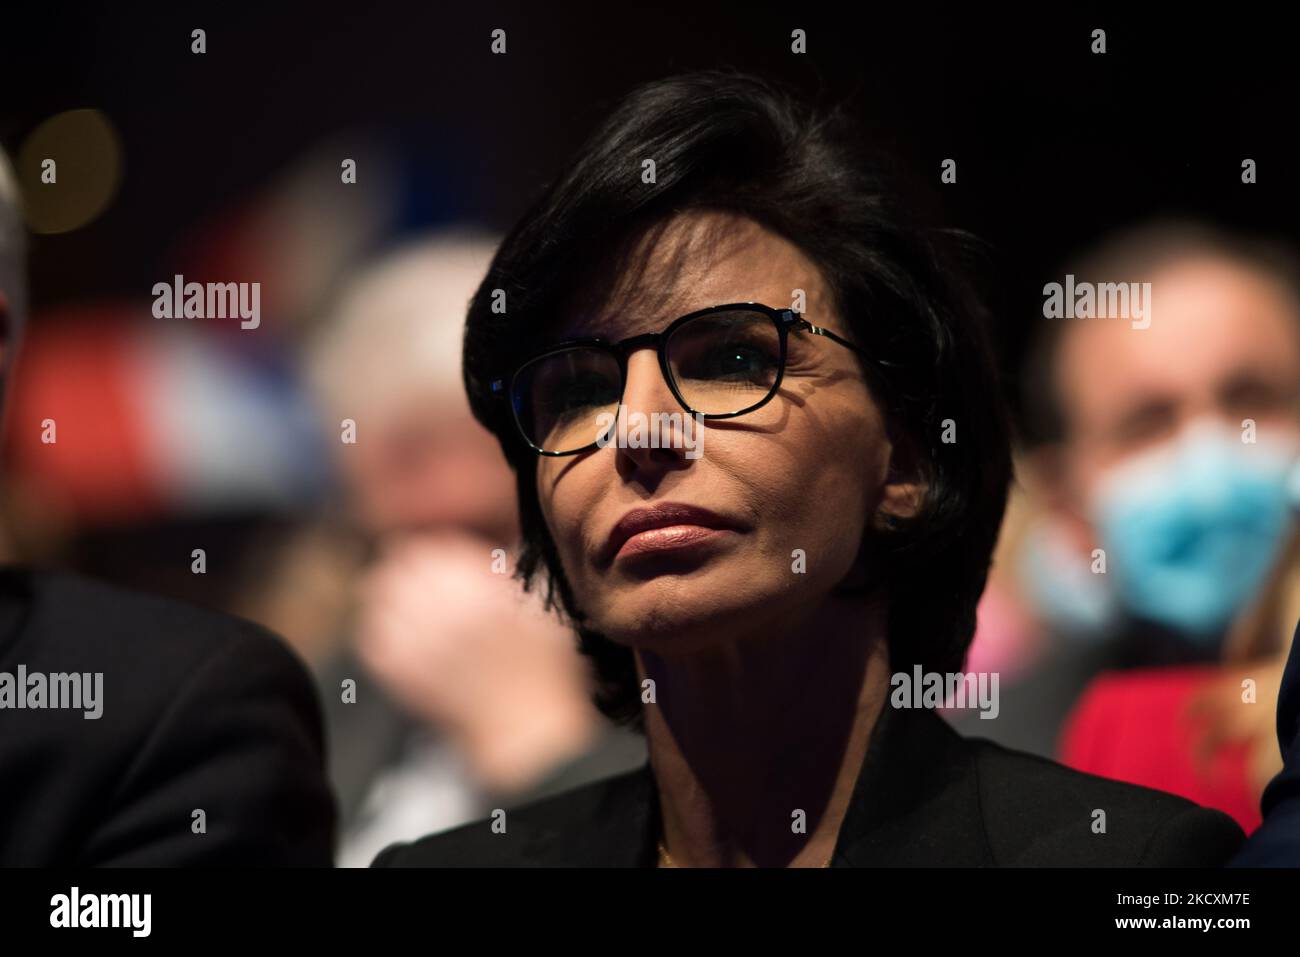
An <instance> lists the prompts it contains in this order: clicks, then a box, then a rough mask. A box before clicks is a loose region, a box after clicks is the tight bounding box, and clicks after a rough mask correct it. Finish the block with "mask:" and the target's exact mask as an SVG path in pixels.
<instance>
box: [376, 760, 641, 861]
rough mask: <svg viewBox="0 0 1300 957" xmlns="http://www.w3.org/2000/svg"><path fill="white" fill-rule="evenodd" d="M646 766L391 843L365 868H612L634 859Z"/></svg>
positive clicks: (638, 834) (638, 835) (638, 833)
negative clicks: (443, 828) (621, 860)
mask: <svg viewBox="0 0 1300 957" xmlns="http://www.w3.org/2000/svg"><path fill="white" fill-rule="evenodd" d="M649 781H650V778H649V771H648V768H647V766H644V765H643V766H641V767H638V768H633V769H631V770H629V771H624V772H622V773H620V774H615V775H611V776H609V777H604V778H601V779H599V780H596V781H591V782H588V783H587V784H583V785H579V786H578V787H575V788H571V789H569V790H567V791H564V792H562V793H560V794H555V795H551V796H549V797H545V798H542V799H540V800H537V801H532V802H529V803H527V804H524V805H522V806H520V807H517V808H512V809H508V810H507V809H505V808H498V809H494V810H493V811H492V813H490V814H489V815H488V816H487V817H485V818H482V819H480V820H476V821H472V822H470V823H468V824H462V825H459V826H457V827H453V828H450V829H449V830H446V831H441V832H439V833H436V834H429V835H426V836H425V837H422V838H419V839H418V840H414V841H408V842H402V843H397V844H391V845H389V846H388V847H386V848H384V850H382V851H381V852H380V853H379V855H378V856H377V857H376V858H375V859H374V861H373V862H372V864H371V866H372V867H545V866H593V865H601V864H613V863H615V862H616V859H620V858H623V857H627V858H628V859H629V860H630V859H631V857H632V856H634V855H635V853H636V848H635V846H634V845H635V842H636V841H637V839H639V837H640V836H641V835H640V826H641V824H642V823H643V822H644V814H645V811H646V809H647V807H648V797H649V795H648V792H647V787H648V786H649V784H648V783H649Z"/></svg>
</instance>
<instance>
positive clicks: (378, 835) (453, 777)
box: [309, 228, 644, 865]
mask: <svg viewBox="0 0 1300 957" xmlns="http://www.w3.org/2000/svg"><path fill="white" fill-rule="evenodd" d="M494 245H495V239H494V237H491V236H489V235H487V234H485V233H482V232H479V231H477V230H473V229H469V228H459V229H454V228H453V229H449V230H445V231H443V232H441V233H439V234H436V235H434V236H431V237H429V238H425V239H419V240H411V241H408V242H407V243H405V244H404V245H403V246H401V247H400V248H399V249H397V250H395V251H393V252H391V253H389V254H388V255H385V256H383V257H381V258H380V259H379V260H378V261H377V262H375V263H373V264H371V265H370V266H369V267H367V268H365V269H363V270H362V271H361V272H360V274H359V275H357V276H355V277H353V278H351V279H350V280H349V281H348V282H347V283H346V284H345V287H344V288H343V289H342V290H341V292H340V294H339V296H338V297H337V302H336V304H335V306H334V307H333V308H332V309H331V310H330V311H329V313H328V314H327V316H326V317H325V318H324V320H323V321H322V323H321V325H320V327H319V329H318V330H317V332H316V338H315V340H314V341H313V342H312V343H311V346H310V354H309V365H310V369H311V373H310V375H311V378H312V381H313V382H314V383H315V390H316V393H317V395H318V396H319V402H320V405H321V408H322V412H323V413H324V414H325V420H326V422H327V428H328V429H330V430H331V432H333V433H334V435H335V436H337V437H339V441H338V442H337V443H336V450H337V462H338V468H339V471H340V474H341V478H342V485H343V493H344V496H345V509H346V512H347V516H346V519H345V520H347V521H349V522H350V523H351V524H352V525H353V526H354V527H355V529H356V532H357V534H358V536H359V537H360V538H361V539H362V540H364V541H365V542H367V543H368V545H369V549H370V557H369V558H367V557H366V556H365V555H364V554H362V555H359V556H358V557H359V559H360V562H361V564H360V567H358V568H357V569H356V574H355V576H354V579H355V581H354V583H353V585H352V586H351V591H352V592H353V598H354V608H353V612H352V614H351V616H350V618H349V619H348V620H347V621H345V623H344V624H342V626H341V627H340V632H339V637H340V638H346V641H344V643H343V644H342V646H341V647H338V648H336V649H335V650H334V651H333V653H331V654H327V655H325V656H323V657H322V658H321V660H320V665H319V668H318V671H319V673H320V675H321V682H322V686H323V687H324V689H325V694H326V697H327V701H328V706H327V713H328V715H329V723H330V740H331V768H332V773H333V775H334V778H335V781H336V783H337V787H338V791H339V794H340V797H341V801H342V803H343V809H344V820H345V837H344V841H343V844H342V848H341V852H340V863H342V864H344V865H350V864H367V863H369V862H370V860H371V859H372V858H373V857H374V856H375V854H376V853H378V851H379V850H381V849H382V847H384V846H385V845H387V844H389V843H391V842H392V841H394V840H397V839H398V838H400V837H403V836H405V835H406V834H409V833H411V832H412V830H417V831H418V830H429V829H438V828H442V827H450V826H452V825H454V824H459V823H463V822H464V821H466V820H472V819H473V818H475V817H477V816H479V815H481V814H482V813H484V812H485V811H486V810H488V809H490V808H493V807H497V806H513V805H514V804H516V803H520V802H527V801H530V800H534V799H536V798H538V797H540V796H542V795H545V794H548V793H553V792H555V791H557V790H563V789H565V788H567V787H572V786H574V785H576V784H579V783H583V782H585V781H587V780H590V779H592V778H595V777H600V776H602V775H606V774H610V773H614V772H616V771H620V770H625V769H626V768H628V767H631V766H633V765H635V764H636V763H637V762H639V761H640V760H642V759H643V758H644V746H643V745H642V744H641V742H640V740H639V739H638V738H636V737H635V736H634V735H630V734H627V733H624V732H620V731H619V730H617V729H611V728H609V727H608V726H606V725H605V724H604V723H603V722H601V721H600V717H599V714H598V713H597V712H596V710H595V708H594V707H593V706H592V704H591V701H590V698H589V690H590V675H589V673H588V671H587V668H586V666H585V663H584V661H583V659H582V658H581V657H580V656H579V655H578V654H577V652H576V650H575V649H574V648H573V646H572V643H571V642H570V640H569V637H568V632H567V630H566V629H565V628H564V627H563V625H562V624H560V623H559V622H558V621H557V620H555V618H554V617H553V616H549V615H547V614H546V613H545V611H544V610H543V609H542V607H541V603H540V602H538V601H535V600H534V599H533V596H521V595H519V594H518V593H517V591H516V589H514V588H513V586H512V585H511V583H510V572H511V571H512V562H513V553H514V551H515V544H516V541H517V539H518V536H519V531H518V520H517V516H516V512H515V503H514V489H513V478H512V476H511V474H510V470H509V468H508V467H507V465H506V463H505V461H504V460H503V459H502V457H501V453H500V450H499V448H498V447H497V444H496V441H495V440H494V439H493V438H492V436H491V435H490V434H489V433H488V432H487V431H485V430H484V429H483V428H482V427H481V426H480V425H479V424H478V423H477V422H475V421H474V419H473V416H472V415H471V413H470V409H469V404H468V402H467V400H466V398H465V393H464V388H463V386H462V384H461V373H460V349H461V338H462V332H463V328H464V318H463V316H464V306H465V303H466V302H468V300H469V298H470V296H471V295H472V294H473V291H474V286H475V283H476V282H477V281H478V279H479V278H480V277H481V275H482V273H483V271H484V270H485V269H486V267H487V264H488V262H489V261H490V259H491V256H492V251H493V249H494ZM348 423H352V424H354V426H355V430H356V431H355V442H347V441H343V440H342V438H341V436H342V435H343V434H344V433H345V432H346V430H347V428H348ZM348 679H351V680H353V681H355V682H356V683H357V687H356V699H355V701H351V700H348V701H345V700H344V696H343V695H342V694H340V692H339V689H340V686H341V683H342V682H343V681H346V680H348Z"/></svg>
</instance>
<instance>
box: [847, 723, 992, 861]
mask: <svg viewBox="0 0 1300 957" xmlns="http://www.w3.org/2000/svg"><path fill="white" fill-rule="evenodd" d="M992 863H993V855H992V852H991V850H990V848H989V843H988V837H987V835H986V834H985V831H984V819H983V815H982V813H981V811H980V801H979V779H978V775H977V773H976V767H975V762H974V759H973V758H972V756H971V754H970V752H969V748H968V746H967V745H966V743H965V741H964V740H963V739H962V738H961V736H960V735H958V734H957V732H955V731H954V730H953V729H952V728H951V727H949V725H948V724H947V722H945V721H944V720H943V719H942V718H941V717H939V716H938V715H937V714H935V713H934V712H933V711H931V710H930V709H927V708H922V709H918V710H910V709H899V708H894V707H892V706H891V705H890V703H889V702H888V701H886V702H885V705H884V707H883V708H882V709H881V712H880V717H879V718H878V719H877V721H876V727H875V728H874V729H873V731H872V737H871V744H870V746H869V747H868V749H867V756H866V758H865V760H864V761H863V763H862V770H861V771H860V772H859V774H858V779H857V783H856V785H855V786H854V789H853V797H852V799H851V801H850V805H849V810H848V813H847V814H846V815H845V818H844V823H843V824H842V825H841V827H840V834H839V840H838V841H837V842H836V845H835V853H834V855H833V856H832V858H831V867H983V866H991V865H992Z"/></svg>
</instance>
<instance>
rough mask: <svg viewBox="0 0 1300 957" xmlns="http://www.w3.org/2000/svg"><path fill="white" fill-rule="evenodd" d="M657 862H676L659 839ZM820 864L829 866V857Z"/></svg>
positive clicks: (665, 864) (664, 863) (671, 865)
mask: <svg viewBox="0 0 1300 957" xmlns="http://www.w3.org/2000/svg"><path fill="white" fill-rule="evenodd" d="M832 856H834V855H832ZM659 863H660V864H661V865H663V866H664V867H676V866H677V865H676V864H674V863H673V859H672V857H671V856H670V855H669V853H668V848H666V847H664V842H663V841H660V842H659ZM820 866H822V867H830V866H831V860H830V858H829V857H828V858H827V859H826V863H825V864H822V865H820Z"/></svg>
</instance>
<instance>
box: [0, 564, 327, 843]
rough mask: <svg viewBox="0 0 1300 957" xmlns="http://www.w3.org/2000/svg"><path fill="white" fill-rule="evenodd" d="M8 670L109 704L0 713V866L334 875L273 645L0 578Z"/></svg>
mask: <svg viewBox="0 0 1300 957" xmlns="http://www.w3.org/2000/svg"><path fill="white" fill-rule="evenodd" d="M19 665H23V666H25V667H26V673H27V674H28V675H31V674H32V673H37V672H39V673H44V674H49V673H59V672H62V673H69V672H89V673H92V674H93V673H94V672H102V673H103V676H104V677H103V684H102V698H103V705H102V715H101V717H99V718H98V719H91V720H87V719H86V718H85V717H84V716H83V711H80V710H49V709H47V710H32V709H22V710H18V709H15V708H12V707H3V708H0V781H2V782H3V786H2V787H0V866H8V867H12V866H29V865H39V866H49V865H54V866H69V867H85V866H98V865H110V866H112V865H149V866H173V865H213V864H219V865H298V864H303V865H313V866H322V867H328V866H330V865H331V863H332V859H333V842H334V815H335V810H334V799H333V796H332V794H331V792H330V790H329V786H328V784H327V781H326V778H325V773H324V761H323V758H322V754H323V748H322V740H321V715H320V704H319V700H318V698H317V696H316V691H315V688H314V687H313V685H312V684H311V680H310V678H309V677H308V674H307V671H306V669H305V668H304V667H303V665H302V664H301V663H300V662H299V660H298V658H297V657H296V656H295V655H294V654H293V653H292V652H291V651H290V650H289V649H288V648H287V646H286V645H285V644H284V643H283V642H282V641H280V640H279V639H278V638H277V637H275V636H274V635H272V634H271V633H270V632H268V631H266V630H264V629H262V628H260V627H258V626H257V625H254V624H252V623H250V622H246V621H240V620H238V619H234V618H229V617H226V616H225V615H220V614H217V613H216V612H211V611H205V610H203V609H201V608H198V607H194V606H191V605H188V604H184V603H182V602H177V601H170V600H167V599H163V598H155V597H152V596H148V595H142V594H135V593H132V592H129V591H125V590H122V589H117V588H112V587H109V586H107V585H102V584H99V583H96V582H94V581H91V580H89V579H85V578H81V577H79V576H76V575H72V574H66V573H60V572H43V571H35V570H32V569H29V568H22V567H8V568H3V569H0V672H5V673H7V674H9V675H11V676H14V677H16V676H17V674H18V666H19ZM9 680H10V682H12V680H13V679H12V678H11V679H9ZM33 700H34V699H33ZM195 809H202V810H203V812H204V814H205V815H206V828H207V830H206V833H201V834H196V833H194V832H193V828H192V820H193V818H192V816H191V815H192V813H193V811H194V810H195Z"/></svg>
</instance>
